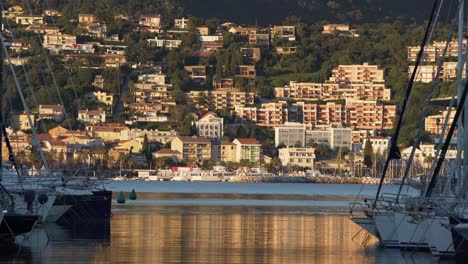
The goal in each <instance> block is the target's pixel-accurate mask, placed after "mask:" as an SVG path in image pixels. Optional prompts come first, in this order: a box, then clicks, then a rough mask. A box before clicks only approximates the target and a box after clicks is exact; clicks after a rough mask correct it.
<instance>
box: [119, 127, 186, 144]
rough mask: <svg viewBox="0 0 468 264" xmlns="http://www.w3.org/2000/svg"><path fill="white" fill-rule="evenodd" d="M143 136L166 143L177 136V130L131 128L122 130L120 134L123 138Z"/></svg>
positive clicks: (149, 139) (152, 140)
mask: <svg viewBox="0 0 468 264" xmlns="http://www.w3.org/2000/svg"><path fill="white" fill-rule="evenodd" d="M145 136H146V137H147V138H148V141H151V142H155V141H156V142H161V144H167V143H169V142H171V141H172V140H173V139H174V138H175V137H177V136H178V132H177V131H175V130H159V129H139V128H132V129H126V130H123V131H122V134H121V137H122V138H123V139H133V138H144V137H145Z"/></svg>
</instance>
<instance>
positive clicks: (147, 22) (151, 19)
mask: <svg viewBox="0 0 468 264" xmlns="http://www.w3.org/2000/svg"><path fill="white" fill-rule="evenodd" d="M138 24H139V25H140V26H142V27H144V28H145V29H146V30H148V31H150V32H159V30H160V29H161V15H157V14H150V15H141V16H140V19H139V21H138Z"/></svg>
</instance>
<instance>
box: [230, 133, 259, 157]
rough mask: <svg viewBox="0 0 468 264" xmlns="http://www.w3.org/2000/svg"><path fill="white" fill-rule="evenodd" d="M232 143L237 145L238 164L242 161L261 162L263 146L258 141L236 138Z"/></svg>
mask: <svg viewBox="0 0 468 264" xmlns="http://www.w3.org/2000/svg"><path fill="white" fill-rule="evenodd" d="M232 143H234V144H236V162H240V161H241V160H247V161H249V162H258V161H260V152H261V144H260V143H259V142H258V141H257V140H256V139H254V138H236V139H235V140H234V141H233V142H232Z"/></svg>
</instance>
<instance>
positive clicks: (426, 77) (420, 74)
mask: <svg viewBox="0 0 468 264" xmlns="http://www.w3.org/2000/svg"><path fill="white" fill-rule="evenodd" d="M413 71H414V66H413V65H410V66H408V78H411V76H412V74H413ZM436 75H437V65H420V66H419V67H418V71H417V72H416V75H415V78H414V81H416V82H423V83H430V82H432V81H433V80H434V79H435V78H436Z"/></svg>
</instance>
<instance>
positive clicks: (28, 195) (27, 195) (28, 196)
mask: <svg viewBox="0 0 468 264" xmlns="http://www.w3.org/2000/svg"><path fill="white" fill-rule="evenodd" d="M35 198H36V192H35V191H33V190H27V191H24V201H25V202H26V203H27V205H28V211H31V210H32V204H33V202H34V199H35Z"/></svg>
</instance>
